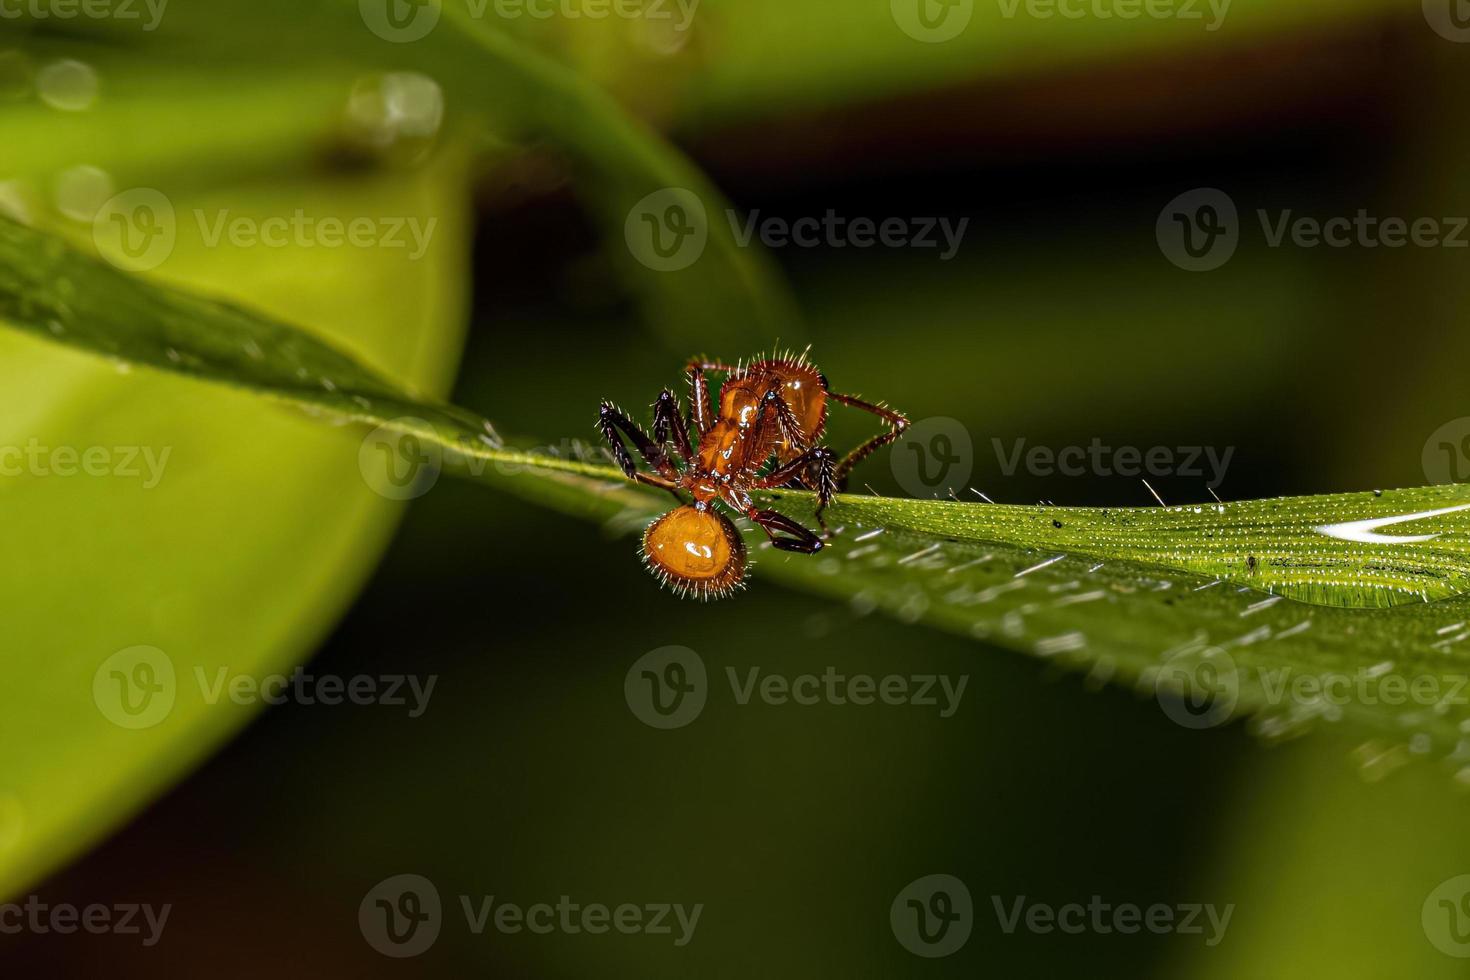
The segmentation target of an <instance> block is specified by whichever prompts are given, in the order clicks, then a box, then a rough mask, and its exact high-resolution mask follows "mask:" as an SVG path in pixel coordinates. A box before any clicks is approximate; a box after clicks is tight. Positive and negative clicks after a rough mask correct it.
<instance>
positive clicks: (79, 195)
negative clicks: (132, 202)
mask: <svg viewBox="0 0 1470 980" xmlns="http://www.w3.org/2000/svg"><path fill="white" fill-rule="evenodd" d="M112 194H113V183H112V175H110V174H109V173H108V172H107V171H105V170H103V169H102V168H100V167H92V166H87V165H83V166H80V167H71V168H70V169H67V170H63V171H62V172H61V173H60V174H58V175H57V176H56V184H55V197H56V210H58V211H60V212H61V213H62V214H64V215H66V216H67V217H68V218H73V219H75V220H77V221H91V220H92V219H93V218H95V217H96V216H97V212H98V211H100V210H102V205H104V204H106V203H107V200H108V198H110V197H112Z"/></svg>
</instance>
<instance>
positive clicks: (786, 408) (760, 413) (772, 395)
mask: <svg viewBox="0 0 1470 980" xmlns="http://www.w3.org/2000/svg"><path fill="white" fill-rule="evenodd" d="M772 406H774V407H775V409H776V425H777V427H778V428H779V430H780V431H779V435H780V436H781V438H782V439H784V440H786V443H787V444H788V445H790V446H793V447H795V448H798V449H799V448H801V447H800V445H799V444H798V443H797V441H796V440H795V439H793V438H792V435H793V434H795V433H799V432H800V431H801V425H800V423H798V422H797V421H796V413H795V412H793V411H791V406H790V405H788V404H786V399H785V398H784V397H783V396H782V395H781V389H780V388H772V389H771V390H770V391H768V392H766V396H765V397H764V398H762V399H761V404H760V408H759V409H757V410H756V414H755V424H754V425H752V426H751V439H752V440H754V443H755V445H761V444H762V440H763V439H764V438H765V426H766V420H767V419H768V418H769V417H770V416H769V415H767V413H766V409H768V408H770V407H772ZM764 464H765V460H760V461H759V463H758V465H764Z"/></svg>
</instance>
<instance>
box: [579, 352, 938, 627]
mask: <svg viewBox="0 0 1470 980" xmlns="http://www.w3.org/2000/svg"><path fill="white" fill-rule="evenodd" d="M684 370H685V374H686V375H687V376H688V379H689V413H688V415H687V416H686V415H685V414H684V412H683V411H682V410H681V408H680V406H679V399H678V397H677V396H675V394H674V393H673V391H671V390H670V389H668V388H665V389H664V390H663V391H662V392H660V393H659V396H658V399H657V400H656V401H655V402H654V403H653V438H651V439H650V438H649V437H648V435H647V434H646V433H645V432H644V431H643V429H642V428H640V427H639V425H638V424H637V423H636V422H634V421H633V420H631V419H629V418H628V416H627V415H626V414H624V413H623V412H622V410H620V409H619V408H617V407H616V406H615V405H613V404H612V403H611V402H607V401H604V402H603V403H602V408H601V412H600V414H599V416H598V423H597V426H598V429H599V430H600V431H601V432H602V437H603V438H604V439H606V440H607V442H608V445H609V446H611V447H612V453H613V458H614V459H615V460H617V463H618V465H619V466H620V467H621V468H622V470H623V473H624V474H625V475H626V476H627V477H628V479H630V480H633V481H635V482H638V483H643V484H646V485H648V486H651V487H658V488H660V489H662V490H667V491H669V492H670V493H672V494H673V495H674V499H675V500H677V501H679V506H678V507H676V508H674V509H673V510H671V511H669V512H668V513H667V514H664V515H663V516H662V517H659V518H657V519H655V520H654V521H653V523H651V524H649V525H648V529H647V530H646V531H644V533H643V560H644V563H645V564H646V565H647V566H648V568H649V570H650V571H652V572H653V573H654V574H655V575H656V576H657V577H658V578H659V579H660V581H662V582H663V583H664V584H665V585H668V586H670V587H671V588H673V589H674V591H675V592H677V593H678V594H679V595H681V596H682V595H695V596H698V597H699V598H701V599H717V598H721V597H723V596H726V595H729V594H730V593H731V592H733V591H735V590H736V589H738V588H739V587H740V586H741V584H742V583H743V581H744V579H745V570H746V560H745V543H744V541H742V540H741V538H740V533H739V532H738V531H736V530H735V525H734V524H732V523H730V519H729V518H727V517H725V516H724V515H723V514H721V513H719V512H718V511H716V510H715V509H714V506H713V505H714V503H715V502H716V501H718V502H719V503H722V504H724V505H725V506H726V507H727V508H729V509H730V510H732V511H734V512H735V513H736V514H743V515H744V516H746V517H748V518H750V519H751V520H752V521H753V522H755V524H756V525H758V526H759V527H760V528H761V530H763V531H765V532H766V536H767V537H769V538H770V539H771V544H772V545H774V546H775V547H777V548H780V549H781V550H782V551H794V552H798V553H800V554H806V555H811V554H816V553H817V552H818V551H821V550H822V544H823V543H822V539H821V538H820V537H818V536H817V535H816V534H814V533H813V532H812V531H810V530H808V529H807V528H805V527H803V526H802V525H801V524H799V523H797V522H796V521H794V520H792V519H791V518H789V517H786V516H785V515H783V514H780V513H777V512H776V511H774V510H761V509H759V508H758V507H756V506H755V503H754V501H752V500H751V497H750V492H751V491H752V490H771V489H774V488H777V487H786V486H791V487H801V488H805V489H810V490H815V491H816V493H817V513H816V516H817V523H818V524H820V525H821V526H822V529H823V530H824V531H825V530H826V527H827V525H826V523H825V522H824V521H823V520H822V511H823V510H824V509H825V508H826V507H827V505H828V504H829V503H831V502H832V498H833V496H834V495H835V494H836V493H837V491H838V490H839V489H841V488H843V487H845V486H846V482H847V474H848V472H849V471H851V469H852V468H853V467H854V466H856V465H857V464H858V463H859V462H861V461H862V460H863V459H865V458H866V457H868V456H869V455H871V454H872V453H873V452H875V451H877V450H878V449H880V448H882V447H883V446H886V445H888V444H889V443H891V442H893V441H894V440H896V439H898V438H899V436H901V435H903V432H904V430H905V429H906V428H908V424H909V420H908V419H907V418H905V417H904V416H903V415H900V414H899V413H898V412H895V411H892V410H891V409H889V408H887V407H885V406H883V405H875V404H872V403H870V402H865V401H863V400H862V399H860V398H854V397H853V396H852V395H842V394H838V393H837V392H835V391H833V390H831V388H830V387H829V386H828V384H827V377H826V375H824V374H822V372H821V371H818V370H817V368H816V367H815V365H812V364H810V363H808V361H807V359H806V354H805V353H803V354H802V355H801V356H800V357H796V358H792V357H791V356H789V355H786V356H777V357H773V358H771V359H769V360H768V359H765V358H757V359H754V360H752V361H751V362H750V363H749V364H747V365H744V366H740V365H738V364H737V365H733V366H732V365H729V364H723V363H720V362H718V361H709V360H705V359H703V358H693V359H691V360H690V361H689V363H688V364H687V365H686V366H685V368H684ZM707 372H715V373H722V374H724V375H725V376H726V377H725V382H724V384H723V385H722V386H721V387H720V389H719V395H718V411H716V410H715V407H714V405H712V404H711V399H710V388H709V381H708V379H707V378H706V377H705V375H706V373H707ZM828 399H831V400H832V401H835V402H839V403H841V404H843V405H848V406H850V407H852V408H856V409H859V410H861V411H864V412H871V413H872V414H874V415H876V416H878V417H879V418H880V419H882V420H883V421H884V422H885V423H886V424H887V426H888V431H886V432H882V433H879V434H878V435H876V436H873V437H872V438H871V439H869V440H868V441H866V442H864V443H863V444H861V445H860V446H858V447H857V448H856V449H854V450H853V451H852V452H850V453H848V454H847V456H846V457H844V458H843V459H842V461H841V462H837V461H836V456H835V454H834V453H833V452H832V450H830V449H828V448H827V447H826V446H823V445H820V444H819V441H820V440H821V438H822V433H823V432H824V431H825V430H826V427H827V401H828ZM691 433H692V436H693V439H692V441H691ZM624 436H626V437H627V438H628V440H629V441H630V442H631V443H632V444H633V448H634V449H636V450H637V451H638V455H639V456H641V457H642V458H643V462H644V464H645V465H646V466H648V467H649V468H650V469H651V470H653V471H654V472H653V473H644V472H641V471H639V469H638V468H637V465H636V464H635V463H634V461H633V457H632V455H631V454H629V452H628V447H627V446H626V445H625V444H624V443H623V437H624ZM671 440H672V448H673V454H672V455H671V453H670V451H669V450H670V442H671ZM674 456H677V459H678V462H679V463H680V464H681V465H680V466H675V461H674ZM767 464H769V466H768V465H767ZM681 491H682V492H684V493H687V494H688V495H689V496H691V497H693V498H694V502H693V503H692V504H691V503H686V502H685V501H684V498H683V497H682V496H680V492H681Z"/></svg>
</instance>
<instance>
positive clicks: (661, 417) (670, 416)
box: [653, 388, 694, 467]
mask: <svg viewBox="0 0 1470 980" xmlns="http://www.w3.org/2000/svg"><path fill="white" fill-rule="evenodd" d="M670 435H672V436H673V438H674V448H675V449H676V450H678V451H679V455H680V456H681V457H683V460H684V465H685V466H686V467H687V466H688V465H689V461H690V460H692V459H693V458H694V449H693V447H691V446H690V445H689V429H688V428H686V427H685V425H684V416H683V414H681V413H680V411H679V399H678V398H676V397H674V393H673V392H672V391H670V390H669V389H667V388H665V389H664V390H663V391H661V392H659V396H658V400H657V401H655V402H654V403H653V441H654V442H656V443H658V444H659V445H660V446H663V445H664V444H666V443H667V442H668V441H669V436H670Z"/></svg>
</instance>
